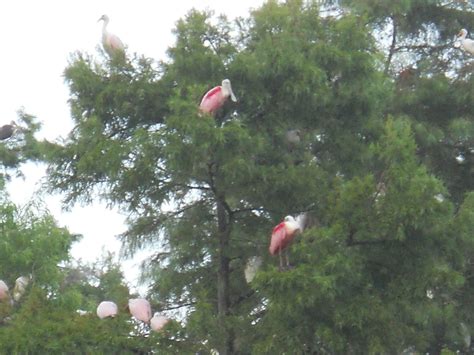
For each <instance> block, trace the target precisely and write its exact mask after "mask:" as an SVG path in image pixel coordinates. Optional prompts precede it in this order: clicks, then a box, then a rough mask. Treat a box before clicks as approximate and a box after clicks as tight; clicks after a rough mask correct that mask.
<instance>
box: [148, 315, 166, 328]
mask: <svg viewBox="0 0 474 355" xmlns="http://www.w3.org/2000/svg"><path fill="white" fill-rule="evenodd" d="M169 321H170V320H169V319H168V318H166V317H165V316H162V315H160V314H159V313H155V314H154V315H153V318H152V319H151V320H150V327H151V329H152V330H154V331H155V332H159V331H160V330H161V329H163V327H164V326H165V325H166V324H167V323H168V322H169Z"/></svg>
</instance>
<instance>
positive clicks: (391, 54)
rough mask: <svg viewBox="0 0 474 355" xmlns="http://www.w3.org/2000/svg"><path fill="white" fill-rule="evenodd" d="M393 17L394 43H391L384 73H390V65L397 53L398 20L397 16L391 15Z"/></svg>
mask: <svg viewBox="0 0 474 355" xmlns="http://www.w3.org/2000/svg"><path fill="white" fill-rule="evenodd" d="M391 19H392V26H393V31H392V43H391V44H390V49H389V51H388V57H387V61H386V62H385V70H384V74H385V75H387V74H388V70H389V69H390V65H391V64H392V57H393V54H394V53H395V45H396V44H397V26H398V25H397V22H396V21H395V16H393V15H392V16H391Z"/></svg>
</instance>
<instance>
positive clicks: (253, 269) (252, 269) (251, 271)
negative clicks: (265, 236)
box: [244, 256, 263, 283]
mask: <svg viewBox="0 0 474 355" xmlns="http://www.w3.org/2000/svg"><path fill="white" fill-rule="evenodd" d="M262 262H263V260H262V257H261V256H252V257H250V258H249V259H248V260H247V264H246V265H245V270H244V274H245V281H247V283H251V282H252V280H253V279H254V278H255V275H256V274H257V271H258V270H259V269H260V266H262Z"/></svg>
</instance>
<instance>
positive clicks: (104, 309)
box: [96, 301, 118, 319]
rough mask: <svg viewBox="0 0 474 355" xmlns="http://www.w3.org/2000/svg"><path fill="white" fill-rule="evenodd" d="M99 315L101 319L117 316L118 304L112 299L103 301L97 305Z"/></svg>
mask: <svg viewBox="0 0 474 355" xmlns="http://www.w3.org/2000/svg"><path fill="white" fill-rule="evenodd" d="M96 312H97V316H98V317H99V318H100V319H104V318H107V317H115V316H116V315H117V313H118V307H117V305H116V304H115V303H114V302H112V301H102V302H100V304H99V305H98V306H97V311H96Z"/></svg>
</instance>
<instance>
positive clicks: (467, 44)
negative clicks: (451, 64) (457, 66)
mask: <svg viewBox="0 0 474 355" xmlns="http://www.w3.org/2000/svg"><path fill="white" fill-rule="evenodd" d="M466 36H467V30H466V29H464V28H463V29H462V30H461V31H459V33H458V35H457V36H456V40H455V42H454V46H455V47H461V49H463V50H464V51H466V52H469V53H470V54H474V40H472V39H470V38H466ZM457 43H458V44H457Z"/></svg>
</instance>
